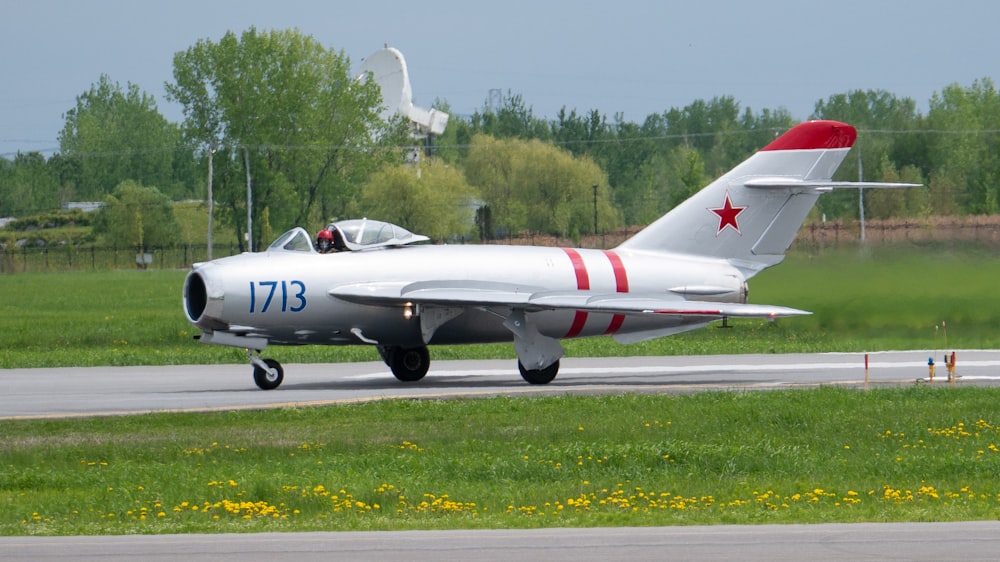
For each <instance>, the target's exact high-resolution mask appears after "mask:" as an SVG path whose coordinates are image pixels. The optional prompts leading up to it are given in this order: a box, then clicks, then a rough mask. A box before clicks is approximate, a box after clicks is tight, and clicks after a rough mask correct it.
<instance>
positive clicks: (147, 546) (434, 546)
mask: <svg viewBox="0 0 1000 562" xmlns="http://www.w3.org/2000/svg"><path fill="white" fill-rule="evenodd" d="M998 549H1000V522H997V521H975V522H968V523H962V522H959V523H884V524H880V523H859V524H817V525H718V526H710V527H613V528H599V529H529V530H511V529H496V530H472V531H402V532H393V531H380V532H342V533H266V534H249V535H241V534H230V535H152V536H150V535H146V536H136V535H129V536H111V537H107V536H100V537H0V552H3V555H4V560H5V561H7V562H15V561H18V562H19V561H22V560H23V561H28V560H31V561H32V562H39V561H56V560H68V559H73V560H95V561H97V560H101V561H103V560H108V559H111V558H125V557H128V558H130V559H138V560H150V561H152V560H177V559H180V558H183V559H184V560H185V561H186V562H201V561H205V562H226V561H230V560H231V561H233V562H256V561H273V560H294V561H296V562H307V561H311V560H317V561H319V560H322V561H326V560H373V561H374V560H377V561H382V560H413V561H427V562H439V561H442V560H484V561H488V560H497V561H501V560H502V561H507V560H545V561H546V562H570V561H579V560H725V561H729V560H742V561H746V562H755V561H760V562H765V561H767V562H769V561H771V560H813V561H826V560H829V561H838V562H839V561H842V560H935V561H940V560H961V561H963V562H972V561H974V560H995V559H996V553H997V551H998Z"/></svg>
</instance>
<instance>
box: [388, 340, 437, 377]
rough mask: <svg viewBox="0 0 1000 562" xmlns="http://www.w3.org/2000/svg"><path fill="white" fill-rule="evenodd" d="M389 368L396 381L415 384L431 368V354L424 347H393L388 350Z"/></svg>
mask: <svg viewBox="0 0 1000 562" xmlns="http://www.w3.org/2000/svg"><path fill="white" fill-rule="evenodd" d="M388 356H389V360H388V363H389V368H390V369H392V374H393V376H395V377H396V378H397V379H399V380H401V381H403V382H416V381H418V380H420V379H422V378H424V375H426V374H427V369H428V368H430V366H431V354H430V353H429V352H428V351H427V348H426V347H410V348H402V347H393V348H390V349H389V353H388Z"/></svg>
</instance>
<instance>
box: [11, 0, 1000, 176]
mask: <svg viewBox="0 0 1000 562" xmlns="http://www.w3.org/2000/svg"><path fill="white" fill-rule="evenodd" d="M997 22H1000V2H996V1H995V0H953V1H951V2H940V1H929V0H908V1H903V0H839V1H824V2H810V1H807V0H798V1H795V0H750V1H747V0H743V1H723V0H716V1H712V0H702V1H693V0H686V1H683V2H681V1H673V0H648V1H643V0H616V1H614V2H570V1H567V0H563V1H561V2H547V1H545V0H534V1H523V0H504V1H496V2H472V1H469V0H458V1H452V0H440V1H435V0H424V1H421V2H401V1H397V0H379V1H361V0H348V1H345V0H340V1H304V0H243V1H234V0H170V1H162V0H161V1H159V2H147V1H143V0H120V1H116V0H88V1H87V2H67V1H65V0H0V156H6V157H8V158H10V157H12V156H13V155H14V154H16V153H17V152H18V151H21V152H28V151H40V152H43V153H45V154H51V153H52V152H55V151H58V147H59V143H58V135H59V132H60V131H61V130H62V128H63V125H64V124H65V118H64V114H65V113H66V112H67V111H68V110H70V109H72V108H74V107H75V105H76V98H77V96H79V95H81V94H83V93H85V92H86V91H88V90H89V89H90V88H91V86H92V85H93V84H95V83H97V82H98V81H99V80H100V77H101V75H102V74H106V75H108V76H109V77H110V78H111V80H112V81H114V82H118V83H119V84H121V85H122V87H123V89H124V88H125V87H126V86H127V84H129V83H132V84H135V85H137V86H138V87H139V88H140V89H141V90H142V91H144V92H145V93H147V94H150V95H152V96H153V97H154V98H155V100H156V103H157V107H158V108H159V110H160V112H161V113H162V114H163V115H164V116H165V117H166V118H167V119H168V120H170V121H173V122H177V123H179V122H180V121H181V120H182V119H183V114H182V110H181V107H180V106H179V105H178V104H175V103H173V102H170V101H169V100H167V98H166V93H165V88H164V84H165V83H167V82H172V80H173V66H172V65H173V56H174V54H175V53H177V52H181V51H185V50H187V49H188V48H189V47H191V46H193V45H194V44H195V43H196V42H197V41H198V40H201V39H209V40H212V41H213V42H218V40H219V39H220V38H221V37H222V36H223V35H224V34H225V33H226V32H227V31H233V32H234V33H236V34H237V35H238V34H240V33H242V32H243V31H245V30H247V29H249V28H250V27H256V28H257V29H258V30H269V29H292V28H294V29H298V30H299V31H300V32H302V33H303V34H306V35H311V36H312V37H314V38H315V39H316V40H318V41H319V42H320V43H321V44H323V45H324V46H325V47H327V48H329V49H334V50H336V51H341V52H343V53H344V54H345V55H347V57H349V59H350V60H351V64H352V68H354V69H357V68H358V67H359V66H360V64H361V62H362V61H363V60H364V58H365V57H367V56H368V55H370V54H372V53H374V52H375V51H377V50H378V49H381V48H383V46H385V45H386V44H388V45H389V46H391V47H395V48H397V49H399V50H400V51H401V52H402V54H403V56H404V57H405V59H406V64H407V67H408V70H409V76H410V82H411V84H412V87H413V95H414V102H415V103H417V104H418V105H422V106H425V107H426V106H430V105H431V104H432V103H433V102H434V101H435V100H443V101H446V102H447V103H448V104H449V105H450V107H451V112H452V113H453V114H457V115H471V114H472V113H473V112H475V111H477V110H481V109H482V108H484V107H485V105H486V103H487V101H488V99H489V93H490V90H500V91H501V92H503V93H504V94H506V93H508V92H509V93H512V94H518V95H521V96H522V98H523V100H524V102H525V104H526V105H527V106H529V107H530V108H531V109H532V111H533V114H534V115H535V116H536V117H540V118H554V117H555V116H556V115H557V113H558V112H559V110H560V109H561V108H563V107H565V108H566V109H567V110H572V109H576V110H577V112H578V113H585V112H589V111H590V110H592V109H596V110H598V111H599V112H600V113H603V114H605V115H607V116H608V117H609V119H610V118H611V117H612V116H613V115H614V114H616V113H621V114H623V116H624V118H625V120H626V121H633V122H637V123H641V122H642V121H643V120H644V119H645V118H646V116H648V115H650V114H654V113H661V112H664V111H667V110H669V109H671V108H674V107H676V108H682V107H684V106H686V105H688V104H690V103H691V102H693V101H695V100H698V99H704V100H710V99H712V98H715V97H717V96H732V97H733V98H734V99H735V100H736V101H737V102H738V103H739V104H740V107H741V108H744V109H745V108H750V109H752V110H753V111H754V112H759V111H760V110H762V109H765V108H768V109H778V108H784V109H787V110H788V111H789V112H790V113H791V115H792V116H793V117H794V118H795V119H799V120H805V119H808V118H809V117H810V115H811V113H812V111H813V108H814V106H815V104H816V102H817V101H818V100H825V99H827V98H828V97H829V96H831V95H834V94H839V93H846V92H849V91H852V90H857V89H861V90H869V89H872V90H877V89H881V90H886V91H888V92H890V93H892V94H894V95H896V96H898V97H909V98H912V99H913V100H914V101H916V102H917V107H918V110H919V111H921V113H926V111H927V108H928V102H929V100H930V99H931V97H932V96H933V95H934V94H935V92H940V91H941V90H942V89H943V88H944V87H945V86H948V85H950V84H955V83H958V84H959V85H962V86H970V85H971V84H972V83H973V81H975V80H977V79H982V78H990V79H992V80H994V81H996V80H998V79H1000V30H998V29H997Z"/></svg>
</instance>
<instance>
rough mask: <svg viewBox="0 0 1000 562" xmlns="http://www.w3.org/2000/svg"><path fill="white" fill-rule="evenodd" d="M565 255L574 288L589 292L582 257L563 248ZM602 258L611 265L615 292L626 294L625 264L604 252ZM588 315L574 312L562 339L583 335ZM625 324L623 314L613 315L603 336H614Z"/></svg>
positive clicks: (570, 249)
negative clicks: (568, 261) (570, 268)
mask: <svg viewBox="0 0 1000 562" xmlns="http://www.w3.org/2000/svg"><path fill="white" fill-rule="evenodd" d="M563 251H564V252H566V255H567V256H568V257H569V260H570V262H571V263H572V264H573V274H574V275H575V276H576V288H577V290H579V291H589V290H590V274H589V273H588V272H587V264H586V263H584V261H583V256H581V255H580V252H578V251H576V250H574V249H572V248H563ZM604 256H605V257H607V258H608V261H609V262H610V263H611V270H612V272H613V273H614V276H615V291H617V292H619V293H627V292H628V274H626V273H625V264H624V263H622V259H621V257H619V256H618V254H616V253H614V252H612V251H610V250H605V251H604ZM587 318H588V313H587V312H586V311H584V310H578V311H576V314H575V315H574V316H573V323H572V325H570V328H569V331H568V332H566V335H565V336H564V337H567V338H575V337H577V336H579V335H580V334H581V333H583V328H584V327H585V326H586V324H587ZM624 323H625V315H624V314H615V315H613V316H612V317H611V322H609V323H608V329H607V330H605V331H604V333H605V334H614V333H616V332H618V330H620V329H621V327H622V324H624Z"/></svg>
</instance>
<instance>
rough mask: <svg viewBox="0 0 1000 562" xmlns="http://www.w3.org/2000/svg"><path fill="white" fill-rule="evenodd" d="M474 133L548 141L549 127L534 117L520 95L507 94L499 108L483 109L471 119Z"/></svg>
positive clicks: (504, 137) (543, 121) (502, 137)
mask: <svg viewBox="0 0 1000 562" xmlns="http://www.w3.org/2000/svg"><path fill="white" fill-rule="evenodd" d="M470 121H471V123H472V128H473V131H474V132H475V133H479V134H486V135H490V136H492V137H495V138H501V139H506V138H519V139H524V140H528V139H539V140H549V138H550V135H549V125H548V123H547V122H545V120H543V119H539V118H537V117H535V115H534V111H533V110H532V108H531V107H530V106H528V105H525V103H524V98H523V97H521V95H520V94H512V93H511V92H509V91H508V92H507V95H506V96H503V99H502V100H501V104H500V107H497V108H490V107H484V108H483V110H482V111H481V112H480V111H477V112H475V113H474V114H473V115H472V118H471V120H470Z"/></svg>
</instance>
